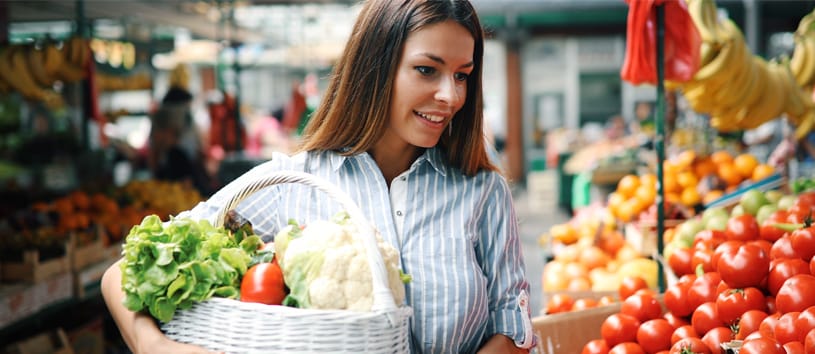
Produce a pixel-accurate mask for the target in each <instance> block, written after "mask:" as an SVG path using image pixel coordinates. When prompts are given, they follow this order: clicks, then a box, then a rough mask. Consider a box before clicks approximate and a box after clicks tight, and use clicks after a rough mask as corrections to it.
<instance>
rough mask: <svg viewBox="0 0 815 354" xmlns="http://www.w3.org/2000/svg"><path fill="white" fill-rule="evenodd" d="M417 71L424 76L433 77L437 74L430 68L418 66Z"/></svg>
mask: <svg viewBox="0 0 815 354" xmlns="http://www.w3.org/2000/svg"><path fill="white" fill-rule="evenodd" d="M416 71H418V72H419V73H421V74H422V75H431V74H433V73H435V72H436V69H433V68H431V67H429V66H417V67H416Z"/></svg>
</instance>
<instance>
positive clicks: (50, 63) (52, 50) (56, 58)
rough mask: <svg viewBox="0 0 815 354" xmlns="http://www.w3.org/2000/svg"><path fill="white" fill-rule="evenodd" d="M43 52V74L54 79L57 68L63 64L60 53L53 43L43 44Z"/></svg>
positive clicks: (57, 71)
mask: <svg viewBox="0 0 815 354" xmlns="http://www.w3.org/2000/svg"><path fill="white" fill-rule="evenodd" d="M43 51H44V52H45V54H44V57H45V73H46V74H48V75H49V76H51V77H56V76H57V74H58V73H59V68H60V67H61V66H62V64H63V59H62V52H60V51H59V48H57V46H56V45H54V43H47V44H45V46H44V48H43Z"/></svg>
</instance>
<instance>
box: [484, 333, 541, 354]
mask: <svg viewBox="0 0 815 354" xmlns="http://www.w3.org/2000/svg"><path fill="white" fill-rule="evenodd" d="M512 353H517V354H521V353H523V354H526V353H529V349H524V348H518V347H516V346H515V342H514V341H513V340H512V339H510V338H509V337H507V336H505V335H503V334H496V335H494V336H492V338H490V339H489V340H488V341H487V342H486V343H484V345H483V346H482V347H481V349H479V350H478V354H512Z"/></svg>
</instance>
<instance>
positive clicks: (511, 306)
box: [479, 177, 534, 348]
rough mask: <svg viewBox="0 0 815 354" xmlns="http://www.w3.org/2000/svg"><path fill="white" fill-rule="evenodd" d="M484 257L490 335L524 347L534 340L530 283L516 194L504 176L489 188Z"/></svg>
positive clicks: (483, 227) (487, 333)
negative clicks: (498, 335)
mask: <svg viewBox="0 0 815 354" xmlns="http://www.w3.org/2000/svg"><path fill="white" fill-rule="evenodd" d="M485 190H486V192H485V198H487V200H486V203H485V205H486V206H487V207H486V208H484V209H483V210H484V211H483V213H484V214H483V217H482V227H481V235H480V237H481V240H480V241H481V242H480V244H481V246H482V247H480V250H479V251H480V252H481V254H480V258H481V259H482V264H481V267H482V271H483V272H484V274H485V276H486V277H487V279H488V281H489V286H488V292H489V311H490V312H489V322H488V323H487V331H486V338H489V337H491V336H493V335H495V334H503V335H506V336H508V337H510V338H512V339H513V340H514V341H515V344H516V345H517V346H519V347H522V348H531V347H532V346H533V343H534V340H533V339H534V338H533V334H532V322H531V319H530V316H531V313H530V310H529V282H528V281H527V279H526V275H525V271H524V261H523V255H522V251H521V242H520V238H519V235H518V222H517V219H516V215H515V209H514V207H513V204H512V193H511V192H510V190H509V186H508V184H507V183H506V180H504V179H503V178H502V177H496V178H494V179H493V180H492V181H491V185H490V186H488V188H486V189H485Z"/></svg>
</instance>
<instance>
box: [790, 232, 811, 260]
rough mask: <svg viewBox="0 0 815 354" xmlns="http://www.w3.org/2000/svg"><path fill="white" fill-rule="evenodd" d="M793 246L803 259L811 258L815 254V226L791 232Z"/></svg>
mask: <svg viewBox="0 0 815 354" xmlns="http://www.w3.org/2000/svg"><path fill="white" fill-rule="evenodd" d="M790 243H792V248H793V249H794V250H795V252H797V253H798V256H799V257H801V259H803V260H810V259H812V257H813V256H815V227H807V228H803V229H799V230H795V231H793V232H792V234H790Z"/></svg>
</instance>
